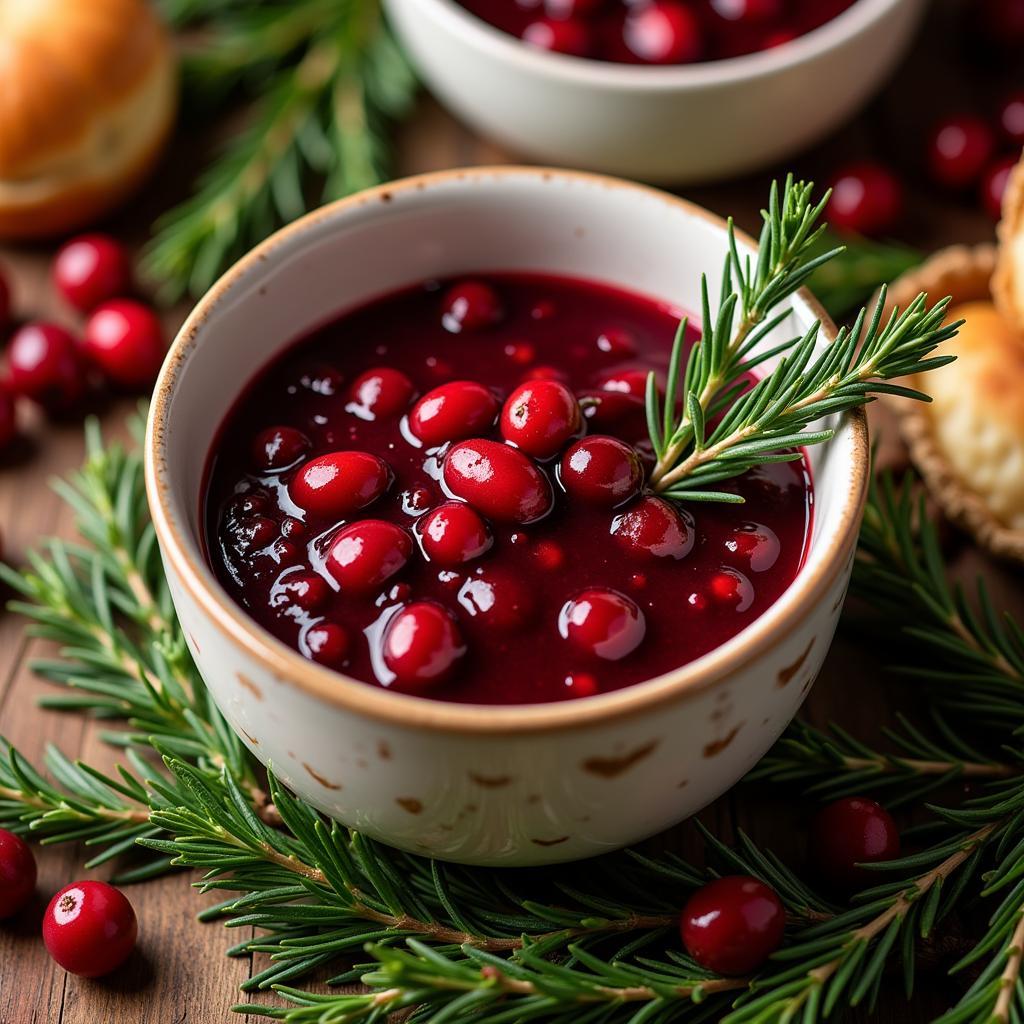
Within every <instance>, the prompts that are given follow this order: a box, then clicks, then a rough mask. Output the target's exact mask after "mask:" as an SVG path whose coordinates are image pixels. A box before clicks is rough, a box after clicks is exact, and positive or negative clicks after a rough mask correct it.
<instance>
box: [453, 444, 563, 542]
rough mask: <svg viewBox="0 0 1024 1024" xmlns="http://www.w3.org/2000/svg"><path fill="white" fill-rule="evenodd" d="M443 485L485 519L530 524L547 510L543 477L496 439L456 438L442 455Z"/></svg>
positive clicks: (546, 486) (547, 493) (547, 487)
mask: <svg viewBox="0 0 1024 1024" xmlns="http://www.w3.org/2000/svg"><path fill="white" fill-rule="evenodd" d="M444 484H445V487H447V489H448V490H449V491H450V492H451V493H452V494H454V495H455V496H456V497H457V498H462V500H463V501H468V502H469V504H470V505H472V506H473V507H474V508H475V509H477V511H479V512H482V513H483V514H484V515H485V516H487V518H488V519H494V520H496V521H498V522H501V523H520V524H525V523H532V522H535V521H536V520H538V519H543V518H544V516H546V515H547V514H548V512H549V511H550V510H551V505H552V502H553V500H554V499H553V495H552V493H551V484H550V483H549V482H548V479H547V477H546V476H545V475H544V474H543V473H542V472H541V471H540V470H539V469H538V468H537V466H535V465H534V464H533V463H532V462H531V461H530V460H529V459H528V458H527V457H526V456H525V455H523V453H522V452H519V451H516V449H515V448H510V447H509V446H508V445H507V444H500V443H499V442H497V441H488V440H484V439H475V440H472V441H460V442H459V443H458V444H456V445H454V446H453V447H452V448H451V450H450V451H449V452H448V454H447V455H445V458H444Z"/></svg>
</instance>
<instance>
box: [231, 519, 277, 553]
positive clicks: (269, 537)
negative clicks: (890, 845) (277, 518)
mask: <svg viewBox="0 0 1024 1024" xmlns="http://www.w3.org/2000/svg"><path fill="white" fill-rule="evenodd" d="M276 538H277V523H275V522H274V520H273V519H271V518H270V517H269V516H251V517H249V518H247V519H242V520H240V521H239V523H238V525H237V526H236V528H235V531H234V540H235V547H236V548H237V549H238V551H239V553H241V554H243V555H247V554H251V553H252V552H254V551H262V550H263V549H264V548H266V547H269V546H270V545H271V544H272V543H273V542H274V540H275V539H276Z"/></svg>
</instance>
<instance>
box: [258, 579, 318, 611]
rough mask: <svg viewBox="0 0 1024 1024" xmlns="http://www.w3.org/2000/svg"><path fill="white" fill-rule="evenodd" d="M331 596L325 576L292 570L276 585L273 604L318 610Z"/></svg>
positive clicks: (272, 596) (272, 597)
mask: <svg viewBox="0 0 1024 1024" xmlns="http://www.w3.org/2000/svg"><path fill="white" fill-rule="evenodd" d="M330 596H331V588H330V587H329V586H328V585H327V583H326V582H325V581H324V579H323V577H321V576H318V575H317V574H316V573H315V572H296V571H295V570H291V571H289V572H288V573H286V574H284V575H283V576H282V577H281V579H280V580H279V581H278V582H277V584H276V586H275V587H274V591H273V594H272V595H271V604H273V605H274V606H275V607H277V606H280V605H295V606H297V607H299V608H301V609H302V610H303V611H304V612H312V611H316V609H317V608H321V607H323V605H324V604H326V602H327V599H328V598H329V597H330Z"/></svg>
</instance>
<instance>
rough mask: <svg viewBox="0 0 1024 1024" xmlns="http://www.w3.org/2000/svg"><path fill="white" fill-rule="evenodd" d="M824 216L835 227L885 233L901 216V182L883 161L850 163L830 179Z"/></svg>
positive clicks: (862, 231) (858, 231) (841, 229)
mask: <svg viewBox="0 0 1024 1024" xmlns="http://www.w3.org/2000/svg"><path fill="white" fill-rule="evenodd" d="M825 216H826V217H827V219H828V222H829V224H831V225H832V226H833V227H834V228H835V229H836V230H837V231H846V232H852V233H854V234H859V235H882V234H885V233H887V232H889V231H892V229H893V228H894V227H896V225H897V224H898V223H899V220H900V218H901V217H902V216H903V185H902V183H901V182H900V180H899V178H897V177H896V175H895V174H893V172H892V171H891V170H889V168H888V167H885V166H884V165H883V164H879V163H874V162H871V161H861V162H860V163H855V164H850V165H849V166H848V167H844V168H843V169H842V170H840V171H839V172H838V173H837V174H836V175H835V177H834V178H833V179H832V196H831V198H830V199H829V201H828V210H827V211H826V214H825Z"/></svg>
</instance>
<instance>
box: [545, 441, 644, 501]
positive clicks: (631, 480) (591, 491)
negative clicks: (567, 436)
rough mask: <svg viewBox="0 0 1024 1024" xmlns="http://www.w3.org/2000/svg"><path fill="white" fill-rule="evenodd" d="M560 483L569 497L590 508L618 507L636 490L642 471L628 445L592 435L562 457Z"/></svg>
mask: <svg viewBox="0 0 1024 1024" xmlns="http://www.w3.org/2000/svg"><path fill="white" fill-rule="evenodd" d="M561 480H562V486H563V487H564V488H565V489H566V491H567V492H568V493H569V495H570V496H571V497H573V498H579V499H580V500H581V501H586V502H590V503H591V504H594V505H621V504H622V503H623V502H624V501H628V500H629V499H630V498H632V497H633V496H634V495H635V494H636V493H637V492H638V491H639V490H640V484H641V482H642V480H643V469H642V467H641V465H640V458H639V456H638V455H637V453H636V452H635V451H634V450H633V449H632V448H630V446H629V445H628V444H623V442H622V441H617V440H616V439H615V438H614V437H603V436H601V435H595V436H593V437H585V438H583V440H582V441H577V442H576V443H575V444H574V445H572V446H571V447H570V448H569V450H568V451H567V452H566V453H565V455H563V456H562V464H561Z"/></svg>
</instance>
